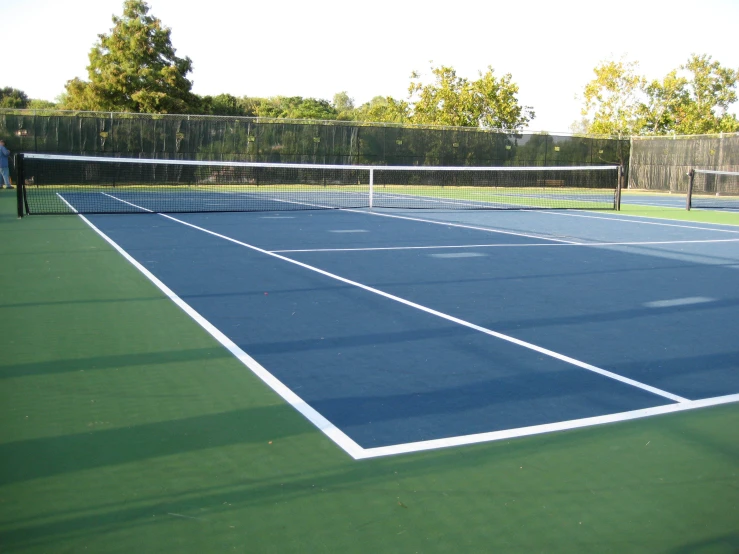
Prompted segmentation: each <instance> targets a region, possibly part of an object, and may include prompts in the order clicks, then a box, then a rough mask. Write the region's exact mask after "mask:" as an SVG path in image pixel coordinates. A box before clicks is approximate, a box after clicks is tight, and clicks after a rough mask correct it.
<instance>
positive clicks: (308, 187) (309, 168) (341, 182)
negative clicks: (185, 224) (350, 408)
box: [19, 154, 619, 215]
mask: <svg viewBox="0 0 739 554" xmlns="http://www.w3.org/2000/svg"><path fill="white" fill-rule="evenodd" d="M19 161H20V163H19V166H20V167H19V170H20V173H19V182H20V183H22V186H21V190H20V191H19V194H20V196H19V198H21V200H22V202H19V215H27V214H63V213H83V214H91V213H124V212H139V213H140V212H147V211H151V212H157V213H162V212H171V213H174V212H218V211H283V210H296V209H317V208H366V207H378V208H381V207H382V208H426V209H428V208H431V209H541V208H584V209H614V208H616V207H617V196H618V195H617V184H618V169H619V168H618V166H566V167H427V166H352V165H314V164H273V163H259V162H222V161H189V160H148V159H136V158H101V157H87V156H67V155H47V154H25V155H23V156H22V157H21V158H20V160H19ZM21 212H22V213H21Z"/></svg>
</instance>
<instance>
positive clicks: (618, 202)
mask: <svg viewBox="0 0 739 554" xmlns="http://www.w3.org/2000/svg"><path fill="white" fill-rule="evenodd" d="M623 176H624V166H623V164H622V165H619V166H618V177H617V178H616V179H617V182H616V199H615V200H616V202H615V204H616V205H615V206H614V207H615V208H616V211H617V212H620V211H621V187H622V184H621V183H622V182H623Z"/></svg>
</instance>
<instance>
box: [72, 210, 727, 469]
mask: <svg viewBox="0 0 739 554" xmlns="http://www.w3.org/2000/svg"><path fill="white" fill-rule="evenodd" d="M86 220H87V221H89V222H90V223H91V224H92V225H93V226H94V227H95V228H96V229H97V230H99V232H100V233H101V234H102V235H103V236H104V237H107V238H108V240H109V241H111V242H112V243H113V244H114V245H116V246H117V248H119V250H121V252H122V253H124V255H126V256H128V257H129V259H130V261H132V262H133V263H135V264H136V265H137V266H138V267H139V269H140V270H142V271H143V272H144V273H145V274H147V276H149V278H150V279H152V280H153V281H154V282H155V284H157V285H158V286H159V287H160V288H161V289H162V290H164V291H165V293H167V294H169V295H170V296H171V297H172V299H173V300H174V301H176V302H177V303H178V304H179V305H180V306H181V307H182V308H183V309H184V310H185V311H187V312H188V313H189V314H190V315H191V316H192V317H193V318H195V319H196V320H197V321H198V322H199V323H200V324H201V325H202V326H203V327H205V328H206V330H208V331H209V332H210V333H211V334H212V335H213V336H214V337H215V338H216V339H218V340H219V341H220V342H221V343H222V344H224V345H225V346H226V347H227V348H229V349H230V350H231V352H233V353H234V355H236V356H237V357H239V358H240V359H241V360H242V361H243V362H244V363H245V364H246V365H247V366H248V367H249V368H250V369H251V370H252V371H254V372H255V373H256V374H257V375H259V376H260V377H261V378H262V379H263V380H264V381H265V382H266V383H267V384H268V385H269V386H270V387H272V388H273V389H274V390H275V391H276V392H277V393H278V394H280V395H281V396H282V397H283V398H284V399H285V400H286V401H288V402H290V403H291V404H292V405H293V406H295V408H296V409H298V410H299V411H300V412H301V413H303V414H304V415H305V416H306V417H307V418H308V419H310V420H311V421H312V422H313V423H314V424H315V425H316V426H317V427H319V428H320V429H321V430H322V431H323V432H324V433H326V435H327V436H329V437H330V438H331V439H332V440H334V441H335V442H336V444H338V445H339V446H340V447H341V448H343V449H344V450H345V451H346V452H347V453H348V454H350V455H351V456H353V457H354V458H357V459H359V458H368V457H373V456H381V455H389V454H401V453H406V452H412V451H418V450H425V449H431V448H439V447H450V446H456V445H462V444H468V443H474V442H482V441H488V440H496V439H502V438H511V437H517V436H523V435H529V434H535V433H543V432H549V431H557V430H563V429H572V428H577V427H583V426H589V425H596V424H602V423H611V422H617V421H623V420H628V419H634V418H639V417H647V416H653V415H661V414H668V413H670V412H676V411H681V410H687V409H694V408H700V407H703V406H710V405H716V404H722V403H727V402H736V401H739V344H738V343H737V329H738V325H737V321H738V320H739V288H737V286H736V285H737V282H738V278H739V228H736V227H731V226H720V225H713V224H703V223H700V224H699V223H689V222H680V221H670V220H657V219H650V218H643V217H630V216H625V215H622V214H618V213H615V212H610V213H603V212H586V211H513V212H497V211H484V212H463V211H411V210H406V211H403V210H385V211H377V210H376V211H368V210H323V211H322V210H315V211H313V210H311V211H285V212H256V213H216V214H203V213H200V214H177V215H156V214H134V215H95V216H87V217H86ZM666 417H669V416H666Z"/></svg>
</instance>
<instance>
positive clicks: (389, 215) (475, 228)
mask: <svg viewBox="0 0 739 554" xmlns="http://www.w3.org/2000/svg"><path fill="white" fill-rule="evenodd" d="M270 200H273V201H275V202H284V203H286V204H297V205H299V206H312V207H314V208H328V209H338V210H340V211H342V212H352V213H355V214H365V215H376V216H380V217H391V218H395V219H407V220H408V221H420V222H422V223H433V224H434V225H443V226H445V227H459V228H462V229H472V230H475V231H486V232H488V233H498V234H501V235H513V236H516V237H526V238H529V239H539V240H549V241H552V242H561V243H564V244H580V243H578V242H574V241H571V240H563V239H555V238H551V237H546V236H540V235H530V234H527V233H518V232H514V231H503V230H502V229H492V228H490V227H475V226H473V225H463V224H461V223H449V222H444V221H436V220H433V219H421V218H418V217H408V216H405V215H395V214H386V213H379V212H371V211H365V210H357V209H355V208H334V207H333V206H324V205H321V204H309V203H307V202H293V201H290V200H280V199H278V198H270Z"/></svg>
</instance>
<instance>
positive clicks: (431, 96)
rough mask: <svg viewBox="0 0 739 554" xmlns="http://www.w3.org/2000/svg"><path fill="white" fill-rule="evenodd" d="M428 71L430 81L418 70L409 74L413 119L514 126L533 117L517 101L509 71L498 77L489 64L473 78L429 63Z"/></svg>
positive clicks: (485, 126)
mask: <svg viewBox="0 0 739 554" xmlns="http://www.w3.org/2000/svg"><path fill="white" fill-rule="evenodd" d="M431 73H432V75H433V76H434V79H433V81H432V82H431V83H423V82H422V81H421V79H420V76H419V74H418V73H417V72H414V73H413V74H412V75H411V84H410V86H409V87H408V93H409V100H410V103H411V104H412V110H413V111H412V116H411V118H410V119H411V122H413V123H425V124H434V125H453V126H460V127H481V128H487V129H509V130H514V129H520V128H522V127H524V126H525V125H526V124H527V123H529V121H531V120H532V119H534V117H535V114H534V111H533V109H532V108H531V107H530V106H521V105H520V104H519V103H518V98H517V96H516V95H517V94H518V85H516V84H515V83H514V82H513V78H512V76H511V74H510V73H508V74H506V75H504V76H503V77H501V78H498V77H496V76H495V74H494V70H493V68H492V67H488V70H487V71H486V72H485V73H484V74H483V73H482V72H480V74H479V78H478V79H477V80H474V81H470V80H469V79H466V78H464V77H459V76H458V75H457V72H456V71H455V70H454V68H453V67H447V66H440V67H436V68H433V67H432V68H431Z"/></svg>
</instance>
